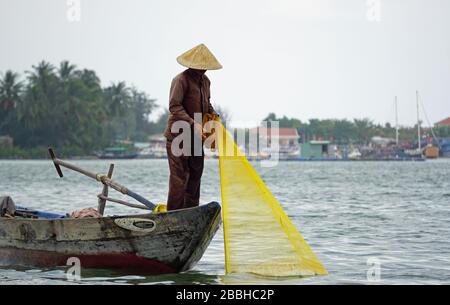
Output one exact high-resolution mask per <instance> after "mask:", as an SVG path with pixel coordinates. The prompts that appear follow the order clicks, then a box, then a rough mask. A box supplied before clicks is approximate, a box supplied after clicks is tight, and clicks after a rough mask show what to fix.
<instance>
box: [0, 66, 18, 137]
mask: <svg viewBox="0 0 450 305" xmlns="http://www.w3.org/2000/svg"><path fill="white" fill-rule="evenodd" d="M22 88H23V84H22V82H20V81H19V75H18V74H17V73H14V72H12V71H10V70H8V71H6V73H5V74H4V75H2V77H1V78H0V134H3V133H5V134H11V132H12V128H13V124H14V121H15V116H16V108H17V105H18V104H19V103H20V101H21V93H22Z"/></svg>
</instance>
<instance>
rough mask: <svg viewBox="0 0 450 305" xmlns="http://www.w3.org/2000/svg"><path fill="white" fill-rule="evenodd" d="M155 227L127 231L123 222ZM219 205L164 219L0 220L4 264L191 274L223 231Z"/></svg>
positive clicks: (162, 216) (148, 216)
mask: <svg viewBox="0 0 450 305" xmlns="http://www.w3.org/2000/svg"><path fill="white" fill-rule="evenodd" d="M123 219H131V221H132V222H135V223H136V224H137V223H140V222H143V221H146V222H148V223H152V226H153V227H152V228H150V229H142V228H139V227H133V226H131V227H127V228H124V227H123V226H121V225H118V220H123ZM220 222H221V218H220V205H219V204H218V203H216V202H212V203H209V204H206V205H202V206H200V207H196V208H190V209H184V210H177V211H170V212H167V213H159V214H145V215H132V216H120V217H104V218H84V219H52V220H46V219H1V220H0V263H2V264H20V265H29V266H40V267H54V266H66V265H67V264H68V259H69V258H71V257H75V258H77V259H79V261H80V264H81V267H82V268H102V269H126V270H135V271H139V272H140V273H146V274H162V273H176V272H181V271H185V270H189V269H191V268H192V267H193V266H194V265H195V264H196V263H197V262H198V261H199V260H200V258H201V257H202V255H203V253H204V251H205V250H206V248H207V246H208V245H209V243H210V241H211V239H212V238H213V236H214V234H215V232H216V231H217V229H218V227H219V226H220Z"/></svg>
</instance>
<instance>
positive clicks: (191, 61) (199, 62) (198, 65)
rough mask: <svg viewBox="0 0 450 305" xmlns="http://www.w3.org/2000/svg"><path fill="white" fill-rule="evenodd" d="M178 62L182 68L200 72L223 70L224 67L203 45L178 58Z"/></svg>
mask: <svg viewBox="0 0 450 305" xmlns="http://www.w3.org/2000/svg"><path fill="white" fill-rule="evenodd" d="M177 62H178V63H179V64H180V65H182V66H185V67H188V68H192V69H198V70H219V69H222V65H221V64H220V63H219V61H218V60H217V59H216V58H215V57H214V55H213V54H212V53H211V51H210V50H209V49H208V48H207V47H206V46H205V45H204V44H203V43H202V44H199V45H198V46H196V47H194V48H192V49H190V50H189V51H187V52H184V53H183V54H181V55H180V56H178V57H177Z"/></svg>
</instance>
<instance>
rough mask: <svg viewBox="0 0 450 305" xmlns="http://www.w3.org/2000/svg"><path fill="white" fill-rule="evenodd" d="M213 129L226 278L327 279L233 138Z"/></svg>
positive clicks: (220, 127) (217, 127)
mask: <svg viewBox="0 0 450 305" xmlns="http://www.w3.org/2000/svg"><path fill="white" fill-rule="evenodd" d="M214 126H215V131H216V135H217V148H218V152H219V163H220V183H221V191H222V213H223V226H224V243H225V269H226V273H227V274H229V273H254V274H258V275H263V276H299V275H300V276H309V275H323V274H327V271H326V269H325V268H324V266H323V265H322V263H321V262H320V261H319V260H318V259H317V257H316V256H315V255H314V253H313V252H312V250H311V248H310V247H309V245H308V244H307V243H306V241H305V240H304V239H303V237H302V236H301V235H300V233H299V232H298V231H297V229H296V228H295V226H294V224H293V223H292V222H291V220H290V219H289V218H288V216H287V215H286V213H285V212H284V210H283V208H282V207H281V206H280V204H279V203H278V202H277V200H276V199H275V198H274V196H273V195H272V194H271V192H270V191H269V189H268V188H267V186H266V185H265V184H264V182H263V181H262V180H261V178H260V177H259V176H258V174H257V172H256V171H255V169H254V168H253V167H252V165H251V164H250V162H248V160H247V158H246V157H245V155H244V154H243V153H242V152H241V151H240V150H239V148H238V147H237V145H236V143H235V142H234V140H233V137H232V136H231V135H230V133H229V132H228V131H227V130H226V128H225V127H224V126H223V125H222V124H221V123H219V122H218V121H216V122H215V125H214Z"/></svg>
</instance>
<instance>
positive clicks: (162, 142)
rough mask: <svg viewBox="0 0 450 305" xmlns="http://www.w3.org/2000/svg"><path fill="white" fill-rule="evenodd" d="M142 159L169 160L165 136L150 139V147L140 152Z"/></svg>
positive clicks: (153, 136) (155, 136)
mask: <svg viewBox="0 0 450 305" xmlns="http://www.w3.org/2000/svg"><path fill="white" fill-rule="evenodd" d="M138 158H141V159H163V158H167V151H166V138H165V137H164V135H163V134H154V135H151V136H149V137H148V145H147V147H145V148H143V149H142V150H140V152H139V156H138Z"/></svg>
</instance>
